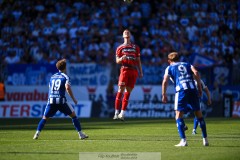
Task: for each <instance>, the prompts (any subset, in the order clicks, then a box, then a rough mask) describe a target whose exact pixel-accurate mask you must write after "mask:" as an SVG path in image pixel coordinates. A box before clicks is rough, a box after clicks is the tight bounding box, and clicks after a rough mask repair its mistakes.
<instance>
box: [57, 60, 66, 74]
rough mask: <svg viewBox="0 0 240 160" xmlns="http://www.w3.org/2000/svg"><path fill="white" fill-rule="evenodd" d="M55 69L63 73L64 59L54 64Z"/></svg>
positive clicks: (64, 67)
mask: <svg viewBox="0 0 240 160" xmlns="http://www.w3.org/2000/svg"><path fill="white" fill-rule="evenodd" d="M56 67H57V69H58V70H60V71H63V70H65V69H66V59H61V60H59V61H58V62H57V63H56Z"/></svg>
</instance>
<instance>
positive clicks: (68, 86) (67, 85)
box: [65, 83, 77, 104]
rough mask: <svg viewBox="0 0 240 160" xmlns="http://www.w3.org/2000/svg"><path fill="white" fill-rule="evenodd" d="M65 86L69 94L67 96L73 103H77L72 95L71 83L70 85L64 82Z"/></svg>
mask: <svg viewBox="0 0 240 160" xmlns="http://www.w3.org/2000/svg"><path fill="white" fill-rule="evenodd" d="M65 88H66V91H67V93H68V94H69V96H70V97H71V98H72V100H73V102H74V103H75V104H77V100H76V98H75V97H74V95H73V92H72V88H71V85H70V84H69V83H66V84H65Z"/></svg>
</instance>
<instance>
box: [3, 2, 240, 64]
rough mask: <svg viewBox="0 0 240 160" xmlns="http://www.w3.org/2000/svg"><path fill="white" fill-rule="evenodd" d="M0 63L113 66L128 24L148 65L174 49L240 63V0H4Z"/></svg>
mask: <svg viewBox="0 0 240 160" xmlns="http://www.w3.org/2000/svg"><path fill="white" fill-rule="evenodd" d="M0 28H1V37H0V59H1V60H0V61H1V64H4V63H5V64H13V63H23V64H24V63H26V64H29V63H55V62H56V61H57V59H59V58H62V57H64V58H67V59H69V61H70V62H72V63H85V62H86V63H88V62H95V63H106V62H109V63H112V62H114V59H115V49H116V47H117V46H118V45H119V44H121V43H122V42H123V40H122V37H121V33H122V31H123V29H125V28H128V29H129V30H130V31H131V32H132V34H133V39H132V41H133V42H135V43H136V44H138V45H139V46H140V48H141V53H142V57H141V59H142V63H143V64H145V65H148V64H152V65H161V64H163V63H165V64H166V59H165V57H166V55H167V54H168V53H169V52H170V51H174V50H176V51H178V52H180V53H181V54H182V55H183V56H182V57H183V58H185V59H186V60H187V59H188V58H190V57H191V55H193V54H195V53H197V54H200V55H203V56H206V57H208V58H210V59H212V60H214V61H215V63H216V64H225V63H227V64H233V65H239V66H240V41H239V40H238V37H239V36H240V0H237V1H236V0H228V1H223V0H201V1H197V0H188V1H185V0H165V1H164V0H151V1H150V0H135V1H134V2H133V3H131V4H126V3H124V2H123V0H117V1H116V0H115V1H110V0H95V1H88V0H68V1H65V0H46V1H41V0H33V1H25V0H17V1H14V0H0Z"/></svg>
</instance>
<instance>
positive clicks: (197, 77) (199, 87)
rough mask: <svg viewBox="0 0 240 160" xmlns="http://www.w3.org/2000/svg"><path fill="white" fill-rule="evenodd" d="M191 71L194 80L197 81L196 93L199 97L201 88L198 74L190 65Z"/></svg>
mask: <svg viewBox="0 0 240 160" xmlns="http://www.w3.org/2000/svg"><path fill="white" fill-rule="evenodd" d="M191 70H192V72H193V77H194V79H195V80H196V81H197V87H198V93H199V96H200V97H201V96H202V87H201V77H200V74H199V72H198V70H197V69H196V68H195V67H194V66H192V65H191Z"/></svg>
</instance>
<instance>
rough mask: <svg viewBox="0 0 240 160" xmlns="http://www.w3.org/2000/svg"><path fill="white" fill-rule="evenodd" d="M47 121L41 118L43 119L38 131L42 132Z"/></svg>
mask: <svg viewBox="0 0 240 160" xmlns="http://www.w3.org/2000/svg"><path fill="white" fill-rule="evenodd" d="M46 122H47V120H46V119H41V121H40V122H39V123H38V127H37V131H39V132H41V130H42V129H43V127H44V125H45V123H46Z"/></svg>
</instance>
